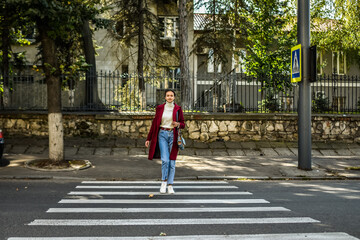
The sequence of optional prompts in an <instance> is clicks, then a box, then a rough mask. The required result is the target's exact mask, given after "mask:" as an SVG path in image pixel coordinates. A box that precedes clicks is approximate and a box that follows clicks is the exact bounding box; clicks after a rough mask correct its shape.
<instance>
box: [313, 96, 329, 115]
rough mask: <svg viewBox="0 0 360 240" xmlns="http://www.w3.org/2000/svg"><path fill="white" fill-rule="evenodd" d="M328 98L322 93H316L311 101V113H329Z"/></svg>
mask: <svg viewBox="0 0 360 240" xmlns="http://www.w3.org/2000/svg"><path fill="white" fill-rule="evenodd" d="M329 110H330V108H329V98H328V97H326V96H325V94H324V93H323V92H317V93H316V96H315V97H314V99H313V100H312V111H313V112H315V113H323V112H327V111H329Z"/></svg>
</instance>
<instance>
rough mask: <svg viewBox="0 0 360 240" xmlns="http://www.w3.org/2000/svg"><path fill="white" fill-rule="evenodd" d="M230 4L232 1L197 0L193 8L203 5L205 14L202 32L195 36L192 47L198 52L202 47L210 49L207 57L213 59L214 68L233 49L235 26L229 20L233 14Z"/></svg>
mask: <svg viewBox="0 0 360 240" xmlns="http://www.w3.org/2000/svg"><path fill="white" fill-rule="evenodd" d="M231 5H232V1H226V0H211V1H198V2H197V3H196V4H195V8H201V7H204V8H205V9H206V11H207V14H205V15H204V19H203V22H202V33H201V35H200V36H198V37H197V38H196V40H195V42H194V46H193V48H194V50H195V51H200V52H201V50H202V49H209V50H211V51H210V54H209V59H210V58H212V59H214V61H213V64H214V69H215V66H218V65H219V64H226V63H227V62H228V61H229V56H231V55H232V53H233V51H234V42H235V35H234V31H235V30H236V29H237V28H236V26H235V25H234V21H231V16H232V14H234V12H232V11H231Z"/></svg>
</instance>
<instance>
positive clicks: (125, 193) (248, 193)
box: [68, 191, 252, 195]
mask: <svg viewBox="0 0 360 240" xmlns="http://www.w3.org/2000/svg"><path fill="white" fill-rule="evenodd" d="M150 194H154V195H164V194H161V193H159V192H157V191H156V192H69V193H68V195H150ZM176 195H252V193H250V192H176Z"/></svg>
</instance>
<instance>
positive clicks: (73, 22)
mask: <svg viewBox="0 0 360 240" xmlns="http://www.w3.org/2000/svg"><path fill="white" fill-rule="evenodd" d="M9 2H12V3H14V4H17V5H18V6H21V7H22V9H21V11H22V13H23V14H24V15H25V16H26V17H28V18H29V19H30V20H31V21H34V22H35V23H36V26H37V28H38V32H39V39H38V40H39V42H40V46H39V51H40V53H41V57H42V62H43V70H44V74H45V79H46V83H47V95H48V125H49V159H50V160H51V161H52V162H53V163H59V162H61V161H63V160H64V137H63V136H64V132H63V122H62V110H61V85H62V81H61V78H60V75H61V74H62V73H68V72H69V71H70V70H71V69H74V67H75V68H76V64H75V66H71V63H74V62H76V61H77V60H78V58H80V59H82V58H81V57H79V54H80V53H79V51H78V49H77V48H76V47H75V46H76V45H78V43H79V41H78V39H80V38H81V29H82V27H83V24H84V19H83V18H82V17H85V19H88V20H90V19H91V17H94V16H96V14H97V13H98V12H99V10H98V9H97V8H96V7H95V5H96V4H97V3H99V1H95V0H93V1H90V0H89V1H81V0H74V1H71V2H70V1H65V0H52V1H50V0H43V1H29V0H9ZM44 9H46V11H44ZM71 34H74V35H71ZM69 36H71V37H69ZM74 36H75V38H73V37H74ZM69 48H70V49H69ZM63 53H67V54H65V55H63ZM74 53H76V54H74ZM66 70H69V71H66Z"/></svg>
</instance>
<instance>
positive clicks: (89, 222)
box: [29, 217, 320, 226]
mask: <svg viewBox="0 0 360 240" xmlns="http://www.w3.org/2000/svg"><path fill="white" fill-rule="evenodd" d="M318 222H320V221H317V220H315V219H312V218H309V217H289V218H182V219H181V218H180V219H173V218H170V219H36V220H34V221H33V222H31V223H29V225H32V226H34V225H36V226H139V225H164V226H168V225H194V224H196V225H200V224H201V225H202V224H275V223H318Z"/></svg>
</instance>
